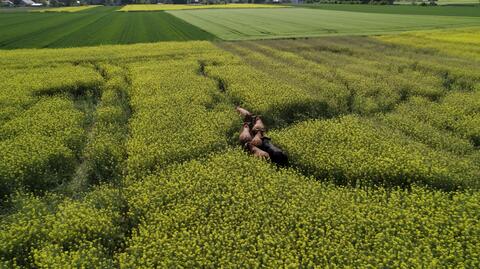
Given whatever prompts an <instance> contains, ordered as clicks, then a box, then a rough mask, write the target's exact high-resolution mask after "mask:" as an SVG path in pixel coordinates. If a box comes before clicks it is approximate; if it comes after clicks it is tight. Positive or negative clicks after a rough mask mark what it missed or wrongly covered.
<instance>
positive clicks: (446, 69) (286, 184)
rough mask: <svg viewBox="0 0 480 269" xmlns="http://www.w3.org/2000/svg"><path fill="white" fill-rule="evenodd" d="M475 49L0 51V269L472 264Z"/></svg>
mask: <svg viewBox="0 0 480 269" xmlns="http://www.w3.org/2000/svg"><path fill="white" fill-rule="evenodd" d="M116 13H120V14H133V13H122V12H116ZM477 39H478V28H468V29H464V30H451V31H445V30H443V31H440V32H432V33H428V32H420V33H416V34H404V35H395V36H378V37H375V38H371V37H324V38H317V39H301V40H275V41H272V40H264V41H242V42H224V43H212V42H208V41H191V42H163V43H153V44H134V45H118V46H98V47H89V48H70V49H41V50H38V49H36V50H2V51H0V66H2V67H4V68H2V69H0V76H1V77H2V80H0V190H1V193H0V197H1V200H0V214H1V215H0V267H2V268H3V267H5V268H11V267H15V266H20V267H33V268H68V267H75V268H108V267H120V268H155V267H160V268H164V267H194V268H198V267H235V266H240V267H265V266H267V267H273V268H278V267H296V268H298V267H300V268H310V267H315V266H318V267H320V268H322V267H326V266H334V267H335V266H337V267H352V268H362V267H368V266H371V267H375V268H379V267H382V268H396V267H406V268H412V267H415V268H429V267H439V268H444V267H449V268H450V267H465V268H478V267H480V259H479V257H478V250H479V249H480V192H479V187H480V182H479V181H478V179H479V178H480V151H479V147H480V128H479V127H480V73H479V72H478V70H480V60H479V59H480V52H479V50H478V46H476V44H477V43H478V40H477ZM412 40H414V41H415V44H416V45H415V46H412ZM459 51H460V52H461V53H460V52H459ZM236 105H242V106H243V107H245V108H247V109H249V110H251V111H252V112H254V113H257V114H260V115H262V117H263V119H264V121H265V123H266V125H267V126H269V128H270V130H269V132H268V134H269V136H271V138H272V141H273V142H274V143H276V144H278V145H279V146H280V147H281V148H282V149H284V150H285V151H286V152H287V154H288V156H289V158H290V165H289V166H288V167H285V168H278V167H276V166H274V165H273V164H271V163H269V162H267V161H265V160H262V159H257V158H254V157H252V156H250V155H248V154H246V153H245V152H243V150H242V149H241V148H240V147H239V145H238V142H237V136H238V130H239V126H240V124H241V123H242V119H241V118H240V117H239V116H238V115H237V114H236V112H235V110H234V107H235V106H236Z"/></svg>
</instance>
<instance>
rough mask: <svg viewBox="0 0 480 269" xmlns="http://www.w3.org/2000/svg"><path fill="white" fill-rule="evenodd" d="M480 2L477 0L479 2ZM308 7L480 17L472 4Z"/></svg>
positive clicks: (479, 10)
mask: <svg viewBox="0 0 480 269" xmlns="http://www.w3.org/2000/svg"><path fill="white" fill-rule="evenodd" d="M478 3H479V2H478V1H477V4H478ZM301 7H306V8H316V9H324V10H338V11H351V12H366V13H383V14H408V15H436V16H465V17H480V8H475V7H471V6H431V7H424V6H414V5H336V4H313V5H312V4H307V5H301Z"/></svg>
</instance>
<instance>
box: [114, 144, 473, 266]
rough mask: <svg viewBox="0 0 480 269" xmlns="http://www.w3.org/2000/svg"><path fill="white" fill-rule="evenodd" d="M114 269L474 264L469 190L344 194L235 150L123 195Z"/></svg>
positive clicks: (147, 181) (161, 176)
mask: <svg viewBox="0 0 480 269" xmlns="http://www.w3.org/2000/svg"><path fill="white" fill-rule="evenodd" d="M127 193H128V195H127V200H128V201H129V206H130V209H131V214H132V218H133V219H134V221H138V222H139V226H138V229H136V230H135V232H134V233H133V236H132V238H131V240H129V242H128V247H127V249H126V252H125V253H122V254H120V255H119V262H120V265H121V267H122V268H152V267H171V266H179V265H180V266H184V267H236V266H240V267H262V266H267V267H291V268H294V267H295V268H298V267H301V268H304V267H314V266H318V267H326V266H332V265H336V266H339V267H366V266H372V267H403V266H404V267H430V266H433V265H436V266H439V267H456V266H460V267H461V266H465V267H476V266H477V265H478V263H479V262H480V261H479V260H478V257H477V255H476V252H477V251H476V250H477V249H478V247H479V242H480V241H479V240H478V239H479V238H478V232H479V229H480V226H479V224H480V223H479V221H478V217H479V215H478V213H479V207H478V202H479V196H478V193H474V194H473V193H452V194H447V193H443V192H439V191H431V190H427V189H423V188H420V187H413V188H412V190H411V191H406V190H401V189H368V188H367V189H359V188H358V189H352V188H348V187H336V186H333V185H328V184H323V183H319V182H317V181H315V180H313V179H311V178H305V177H303V176H301V175H299V174H298V173H296V172H293V171H289V170H280V171H278V170H276V168H274V167H272V166H270V165H268V164H267V163H266V162H264V161H261V160H256V159H252V158H251V157H249V156H248V155H246V154H244V153H242V152H240V151H237V150H235V151H229V152H227V153H225V154H217V155H214V156H212V157H211V158H209V159H208V160H206V161H197V160H196V161H191V162H188V163H185V164H183V165H178V166H174V167H171V168H169V169H166V170H164V171H162V172H160V173H158V174H156V175H151V176H149V177H147V178H145V179H144V180H143V181H142V182H138V183H136V184H133V185H132V186H130V187H129V188H128V191H127Z"/></svg>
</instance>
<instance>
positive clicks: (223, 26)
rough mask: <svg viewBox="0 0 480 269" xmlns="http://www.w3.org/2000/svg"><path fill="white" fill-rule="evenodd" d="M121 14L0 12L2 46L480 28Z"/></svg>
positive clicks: (342, 18) (331, 15)
mask: <svg viewBox="0 0 480 269" xmlns="http://www.w3.org/2000/svg"><path fill="white" fill-rule="evenodd" d="M345 6H346V5H345ZM381 8H383V7H381ZM118 10H119V8H117V7H95V8H88V9H83V10H79V11H76V12H11V13H9V12H6V13H0V48H4V49H14V48H60V47H74V46H95V45H104V44H131V43H144V42H157V41H175V40H213V39H224V40H244V39H270V38H284V37H312V36H323V35H365V34H379V33H390V32H399V31H409V30H420V29H434V28H448V27H461V26H476V25H480V21H479V20H478V19H477V18H470V17H452V16H421V15H399V14H380V13H363V12H346V11H335V10H322V9H307V8H258V9H255V8H251V9H234V8H232V9H202V10H178V11H155V12H116V11H118ZM287 18H288V19H287Z"/></svg>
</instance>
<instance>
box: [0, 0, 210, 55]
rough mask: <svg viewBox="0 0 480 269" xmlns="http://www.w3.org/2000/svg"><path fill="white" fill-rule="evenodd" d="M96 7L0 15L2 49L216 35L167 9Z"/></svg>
mask: <svg viewBox="0 0 480 269" xmlns="http://www.w3.org/2000/svg"><path fill="white" fill-rule="evenodd" d="M116 10H118V7H97V8H92V9H87V10H84V11H80V12H73V13H72V12H45V13H40V12H29V13H8V14H0V48H6V49H13V48H44V47H53V48H55V47H78V46H94V45H105V44H131V43H142V42H157V41H172V40H211V39H214V38H215V36H213V35H212V34H210V33H208V32H205V31H203V30H201V29H199V28H197V27H195V26H193V25H190V24H188V23H186V22H185V21H183V20H180V19H177V18H176V17H174V16H172V15H170V14H167V13H165V12H146V13H133V12H131V13H129V12H115V11H116Z"/></svg>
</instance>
